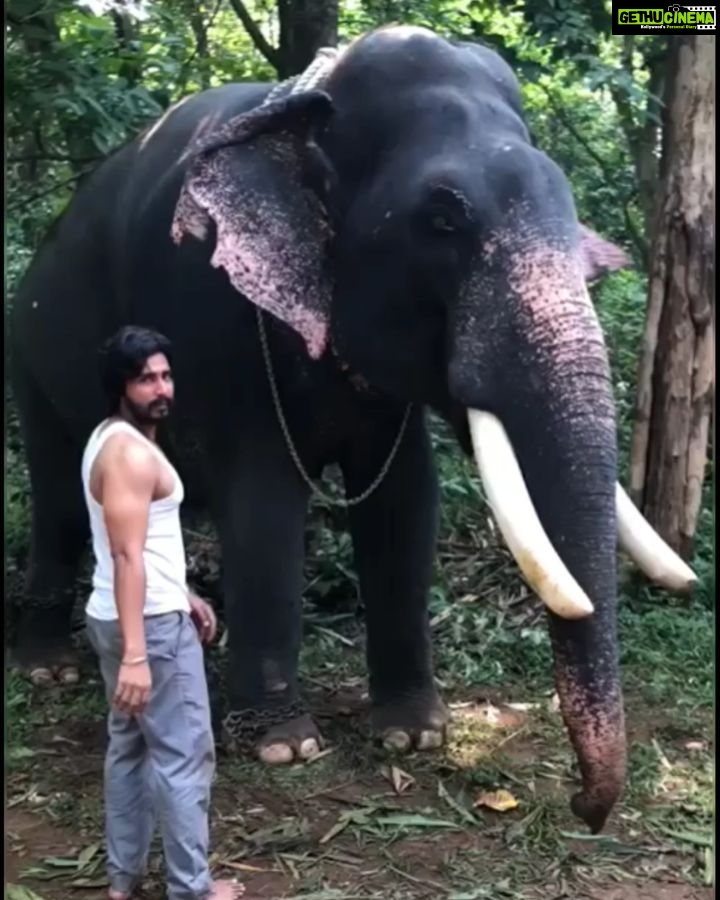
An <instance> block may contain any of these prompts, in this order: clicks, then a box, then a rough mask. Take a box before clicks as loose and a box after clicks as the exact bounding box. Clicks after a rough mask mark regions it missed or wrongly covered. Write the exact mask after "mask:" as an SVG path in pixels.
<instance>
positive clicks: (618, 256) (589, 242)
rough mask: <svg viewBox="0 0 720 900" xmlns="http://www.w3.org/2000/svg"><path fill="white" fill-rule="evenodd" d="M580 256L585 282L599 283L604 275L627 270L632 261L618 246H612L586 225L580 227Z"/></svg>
mask: <svg viewBox="0 0 720 900" xmlns="http://www.w3.org/2000/svg"><path fill="white" fill-rule="evenodd" d="M580 255H581V258H582V264H583V274H584V275H585V281H588V282H592V281H597V279H598V278H600V277H601V276H603V275H608V274H609V273H610V272H616V271H617V270H618V269H624V268H627V267H628V266H629V265H630V264H631V262H632V260H631V259H630V257H629V256H628V254H627V253H626V252H625V251H624V250H623V249H622V248H620V247H618V246H617V245H616V244H611V243H610V241H606V240H605V239H604V238H601V237H600V235H599V234H597V233H596V232H594V231H593V230H592V229H590V228H587V227H586V226H585V225H580Z"/></svg>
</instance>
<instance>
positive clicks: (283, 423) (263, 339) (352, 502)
mask: <svg viewBox="0 0 720 900" xmlns="http://www.w3.org/2000/svg"><path fill="white" fill-rule="evenodd" d="M256 312H257V320H258V329H259V331H260V343H261V344H262V350H263V357H264V359H265V368H266V369H267V374H268V380H269V382H270V392H271V393H272V398H273V402H274V404H275V412H276V413H277V417H278V421H279V423H280V428H281V429H282V433H283V435H284V437H285V443H286V444H287V448H288V450H289V452H290V456H291V457H292V460H293V462H294V463H295V466H296V468H297V470H298V472H299V473H300V477H301V478H302V479H303V481H304V482H305V483H306V484H307V485H308V486H309V487H310V490H311V491H312V492H313V493H314V494H315V496H316V497H318V498H319V499H320V500H322V501H323V502H324V503H329V504H330V505H331V506H341V507H343V508H347V507H350V506H357V505H358V504H359V503H362V502H363V500H367V498H368V497H369V496H370V495H371V494H373V493H375V491H376V490H377V489H378V488H379V487H380V485H381V484H382V482H383V481H384V480H385V476H386V475H387V473H388V472H389V471H390V466H391V465H392V463H393V460H394V459H395V456H396V454H397V451H398V449H399V447H400V443H401V442H402V439H403V435H404V434H405V429H406V427H407V423H408V419H409V418H410V412H411V410H412V403H408V405H407V407H406V408H405V414H404V416H403V420H402V423H401V425H400V430H399V431H398V434H397V437H396V438H395V443H394V444H393V446H392V449H391V450H390V454H389V456H388V458H387V459H386V460H385V462H384V463H383V466H382V468H381V469H380V471H379V473H378V475H377V477H376V478H375V480H374V481H373V482H372V484H370V486H369V487H367V488H366V489H365V490H364V491H363V492H362V494H358V495H357V496H356V497H350V498H349V499H348V498H346V499H341V500H337V499H336V498H335V497H330V496H329V495H328V494H325V493H324V492H323V491H321V490H320V489H319V488H318V487H316V485H315V483H314V482H313V480H312V478H310V476H309V475H308V474H307V472H306V471H305V467H304V466H303V464H302V461H301V459H300V455H299V454H298V452H297V449H296V447H295V443H294V441H293V439H292V436H291V434H290V429H289V428H288V424H287V420H286V419H285V414H284V412H283V408H282V404H281V403H280V393H279V391H278V387H277V382H276V380H275V372H274V370H273V364H272V358H271V356H270V347H269V346H268V339H267V334H266V333H265V322H264V321H263V315H262V310H261V309H260V307H258V308H257V310H256Z"/></svg>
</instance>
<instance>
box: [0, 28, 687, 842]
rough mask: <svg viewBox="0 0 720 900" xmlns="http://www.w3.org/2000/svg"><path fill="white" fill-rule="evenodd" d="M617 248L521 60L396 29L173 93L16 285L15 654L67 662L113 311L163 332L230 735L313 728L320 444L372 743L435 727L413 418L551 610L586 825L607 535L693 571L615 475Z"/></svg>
mask: <svg viewBox="0 0 720 900" xmlns="http://www.w3.org/2000/svg"><path fill="white" fill-rule="evenodd" d="M626 262H627V258H626V257H625V255H624V253H623V252H622V251H621V250H620V249H619V248H617V247H615V246H614V245H612V244H610V243H609V242H607V241H605V240H603V239H602V238H601V237H600V236H599V235H597V234H596V233H595V232H594V231H592V230H591V229H589V228H587V227H586V226H584V225H581V224H580V223H579V221H578V217H577V212H576V208H575V204H574V200H573V197H572V192H571V189H570V186H569V183H568V181H567V179H566V177H565V176H564V174H563V172H562V171H561V170H560V168H559V167H558V166H557V165H556V164H555V163H554V162H553V161H552V160H551V159H550V157H549V156H548V155H547V154H546V153H544V152H543V151H542V150H540V149H539V148H538V147H536V146H535V142H534V141H533V140H532V138H531V136H530V132H529V129H528V125H527V123H526V117H525V113H524V110H523V106H522V101H521V94H520V87H519V83H518V81H517V79H516V77H515V75H514V73H513V71H512V69H511V68H510V66H509V65H508V64H507V63H506V62H504V60H503V59H502V58H501V56H500V55H498V54H497V53H496V52H495V51H493V50H491V49H489V48H487V47H485V46H481V45H479V44H478V45H475V44H470V43H465V42H461V41H455V40H449V39H446V38H445V37H442V36H440V35H438V34H436V33H434V32H432V31H430V30H428V29H425V28H415V27H409V26H388V27H383V28H379V29H375V30H372V31H369V32H367V33H366V34H364V35H362V36H361V37H360V38H358V39H356V40H354V41H353V42H351V43H350V44H349V45H348V46H347V47H344V48H342V52H338V54H337V55H336V57H335V58H334V60H333V61H332V65H329V66H328V69H327V71H326V72H325V74H324V75H323V77H322V78H320V79H318V80H317V83H314V84H310V85H309V86H305V87H302V86H298V84H296V85H295V86H293V85H292V84H280V85H270V84H253V83H247V84H245V83H244V84H226V85H224V86H221V87H216V88H211V89H209V90H206V91H203V92H201V93H199V94H196V95H193V96H190V97H186V98H185V99H183V100H182V101H180V102H179V103H178V104H176V105H175V106H173V107H171V108H170V109H169V110H168V111H167V112H166V113H165V114H164V115H163V116H162V117H161V118H160V119H159V120H158V121H157V122H155V123H153V124H152V125H151V126H150V127H148V128H147V129H146V130H145V131H144V132H143V133H142V134H140V135H138V136H137V137H136V138H135V139H133V140H132V141H130V142H129V143H127V144H126V145H125V146H123V147H122V148H120V149H119V150H118V151H117V152H115V153H114V154H113V155H112V156H111V157H110V158H109V159H107V160H105V161H104V162H103V163H102V164H100V165H99V167H98V168H97V169H96V170H95V171H94V172H93V173H92V174H91V175H89V176H88V177H87V179H86V180H85V182H84V183H83V184H81V185H80V186H79V188H78V190H77V192H76V194H75V196H74V198H73V199H72V201H71V202H70V204H69V205H68V207H67V209H66V211H65V212H64V213H63V215H62V216H61V218H60V219H59V220H58V221H56V222H55V223H54V225H53V226H52V227H51V229H50V231H49V233H48V235H47V237H46V239H45V240H44V242H43V244H42V246H41V248H40V249H39V251H38V253H37V255H36V257H35V258H34V260H33V262H32V264H31V266H30V267H29V269H28V272H27V273H26V275H25V277H24V279H23V282H22V284H21V285H20V287H19V289H18V292H17V295H16V298H15V302H14V308H13V311H12V321H11V353H12V378H13V385H14V394H15V398H16V402H17V406H18V410H19V417H20V422H21V428H22V436H23V440H24V446H25V450H26V454H27V460H28V467H29V472H30V479H31V489H32V503H33V513H32V541H31V556H30V561H29V568H28V580H27V588H26V597H25V600H24V603H23V605H22V609H21V612H20V615H19V622H18V626H17V637H16V640H15V643H14V646H13V653H14V656H15V658H16V659H17V662H18V664H19V665H22V666H25V667H27V666H32V665H36V664H40V663H42V664H50V663H52V664H54V665H57V664H58V663H59V662H60V663H61V662H67V661H68V660H69V659H70V657H69V656H68V654H69V652H70V650H69V647H70V644H69V636H70V613H71V604H72V597H73V592H74V579H75V577H76V570H77V565H78V560H79V558H80V557H81V554H82V552H83V550H84V548H85V546H86V543H87V538H88V525H87V514H86V511H85V508H84V506H83V498H82V492H81V485H80V478H79V470H80V456H81V452H82V448H83V445H84V441H85V440H86V438H87V436H88V434H89V433H90V431H91V429H92V428H93V427H94V426H95V425H96V424H97V422H98V421H99V420H100V419H101V418H102V417H103V415H104V413H105V412H106V411H105V409H104V406H103V398H102V394H101V391H100V386H99V379H98V377H97V374H96V351H97V347H98V345H99V344H100V342H101V341H102V340H103V339H104V338H105V337H107V336H108V335H109V334H110V333H112V332H113V331H114V330H115V329H116V328H118V327H120V326H121V325H124V324H137V325H147V326H151V327H153V328H155V329H157V330H159V331H161V332H162V333H164V334H166V335H167V336H168V337H169V338H170V340H171V341H172V344H173V347H174V354H173V371H174V377H175V381H176V385H177V401H176V412H175V413H174V422H173V423H172V433H171V435H170V438H169V440H170V443H169V444H168V446H169V447H170V448H171V450H172V454H173V459H174V461H175V462H176V465H177V466H178V468H179V470H180V472H181V475H182V478H183V480H184V482H185V483H186V486H187V490H186V504H187V507H188V508H189V509H205V510H207V511H208V512H209V514H210V515H211V516H212V520H213V521H214V523H215V524H216V526H217V530H218V535H219V540H220V546H221V552H222V559H223V567H224V586H223V596H224V600H223V602H224V607H225V616H226V623H227V628H228V655H229V663H228V672H229V675H228V683H227V695H228V696H227V701H228V705H229V709H230V713H229V714H228V718H227V719H226V720H225V728H226V731H227V732H228V733H229V734H230V735H231V736H232V737H233V738H234V739H236V741H237V742H238V743H239V744H240V745H245V746H248V747H251V748H253V749H254V751H255V752H256V753H258V754H259V756H260V759H261V760H264V761H265V762H267V763H286V762H290V761H292V760H294V759H298V758H303V757H305V756H307V754H308V753H312V752H316V751H317V749H318V747H319V746H321V741H322V736H321V735H320V733H319V731H318V728H317V726H316V724H315V722H314V720H313V718H312V716H311V714H310V712H309V711H308V709H307V708H306V706H305V705H304V703H303V701H302V698H301V694H300V690H299V685H298V670H297V667H298V655H299V650H300V646H301V633H302V616H301V594H302V586H303V583H302V574H303V563H304V542H303V537H304V527H305V521H306V514H307V508H308V501H309V498H310V496H311V491H312V490H313V489H314V485H315V482H316V480H317V479H318V478H319V477H320V476H321V474H322V471H323V469H324V467H325V466H326V465H328V464H337V465H338V466H339V467H340V470H341V472H342V476H343V480H344V488H345V492H346V504H347V510H348V520H349V528H350V531H351V536H352V542H353V549H354V557H355V566H356V570H357V574H358V579H359V584H360V590H361V595H362V600H363V604H364V608H365V620H366V628H367V651H366V662H367V668H368V680H369V698H370V707H371V713H370V722H371V727H372V729H373V733H374V734H375V735H376V737H377V738H378V739H379V740H382V741H384V742H385V744H386V746H389V747H391V748H393V747H394V748H397V749H411V748H413V749H432V748H436V747H438V746H440V745H441V744H442V742H443V740H444V739H445V734H446V729H447V725H448V718H449V716H448V710H447V707H446V706H445V704H444V702H443V700H442V698H441V697H440V695H439V693H438V691H437V689H436V685H435V680H434V676H433V663H432V647H431V639H430V629H429V621H428V602H429V601H428V597H429V591H430V587H431V579H432V570H433V562H434V558H435V551H436V537H437V528H438V505H439V486H438V478H437V475H436V470H435V465H434V460H433V453H432V446H431V442H430V439H429V432H428V423H427V415H428V413H429V411H434V412H435V413H437V414H438V415H439V416H441V417H442V418H443V419H444V420H445V421H446V422H447V423H448V424H449V426H450V427H451V429H452V431H453V433H454V434H455V436H456V437H457V441H458V445H459V447H460V450H461V452H463V453H465V454H467V455H468V456H471V457H474V458H475V460H476V462H477V465H478V467H479V471H480V475H481V476H482V481H483V484H484V486H485V491H486V494H487V497H488V500H489V502H490V505H491V507H492V510H493V513H494V515H495V517H496V519H497V521H498V524H499V527H500V530H501V532H502V534H503V536H504V538H505V540H506V541H507V543H508V545H509V547H510V549H511V550H512V552H513V555H514V556H515V559H516V560H517V562H518V565H519V568H520V570H521V571H522V573H523V574H524V576H525V578H526V579H527V581H528V583H529V584H530V585H531V587H532V588H533V589H534V590H535V591H536V593H537V594H538V596H539V597H540V598H541V599H542V600H543V601H544V603H545V604H546V605H547V607H548V610H547V618H548V628H549V632H550V636H551V645H552V651H553V657H554V674H555V682H556V686H557V692H558V695H559V698H560V705H561V711H562V715H563V718H564V722H565V724H566V727H567V730H568V733H569V736H570V740H571V742H572V745H573V746H574V749H575V752H576V754H577V757H578V760H579V764H580V771H581V776H582V787H581V789H580V790H579V792H578V793H576V795H575V796H574V797H573V798H572V801H571V806H572V809H573V811H574V812H575V814H576V815H577V816H578V817H579V818H580V819H582V820H583V821H584V822H585V823H586V824H587V825H588V826H589V827H590V828H591V829H592V831H593V832H597V831H599V830H601V829H602V828H603V827H604V824H605V821H606V818H607V816H608V814H609V813H610V811H611V810H612V808H613V806H614V804H615V803H616V801H617V799H618V797H619V796H620V795H621V792H622V789H623V785H624V781H625V777H626V741H625V732H624V711H623V697H622V689H621V681H620V673H619V653H618V640H617V630H616V602H617V544H618V536H619V538H620V542H621V546H623V547H624V549H626V550H627V551H628V552H629V553H630V554H631V555H632V557H633V558H634V559H635V560H636V562H637V563H638V565H639V566H640V568H642V569H643V571H645V572H646V573H647V575H648V576H649V577H650V578H653V579H654V580H655V581H657V582H658V583H660V584H663V585H665V586H666V587H667V588H668V589H672V590H684V589H687V588H689V586H690V585H691V584H692V582H693V580H694V577H695V576H694V575H693V573H692V572H691V570H690V569H689V568H688V567H687V566H686V565H685V563H684V562H683V561H682V560H680V559H679V558H678V557H677V556H676V555H675V554H674V553H673V552H672V551H671V550H670V549H669V548H668V547H667V546H666V545H665V544H664V542H663V541H662V539H661V538H660V537H659V536H658V535H657V534H656V533H655V532H654V531H653V530H652V529H651V528H650V526H649V525H648V524H647V523H646V522H645V520H644V519H642V517H641V515H640V513H639V512H638V511H637V510H636V508H635V507H634V506H633V504H632V503H631V502H630V501H629V500H628V498H627V497H626V495H625V493H624V491H623V490H622V488H621V487H619V485H618V482H617V478H618V475H617V435H616V420H615V409H614V401H613V395H612V388H611V382H610V374H609V363H608V355H607V351H606V347H605V343H604V339H603V334H602V330H601V328H600V325H599V323H598V319H597V316H596V314H595V310H594V308H593V305H592V302H591V300H590V297H589V293H588V289H587V285H588V283H590V282H592V281H594V280H595V279H597V278H599V277H601V276H602V275H603V274H605V272H607V271H612V270H613V269H616V268H619V267H621V266H624V265H626ZM169 452H170V450H169Z"/></svg>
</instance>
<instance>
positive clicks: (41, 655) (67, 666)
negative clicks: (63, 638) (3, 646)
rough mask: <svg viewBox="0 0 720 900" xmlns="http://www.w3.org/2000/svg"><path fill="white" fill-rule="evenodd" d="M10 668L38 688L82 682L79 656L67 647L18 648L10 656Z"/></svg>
mask: <svg viewBox="0 0 720 900" xmlns="http://www.w3.org/2000/svg"><path fill="white" fill-rule="evenodd" d="M8 668H9V669H10V671H11V672H14V673H16V674H18V675H20V676H22V677H23V678H27V679H28V680H29V681H30V682H31V684H33V685H35V686H36V687H50V686H52V685H54V684H62V685H72V684H78V683H79V681H80V666H79V663H78V658H77V654H76V653H75V651H74V650H73V649H72V648H71V647H68V646H67V645H65V646H60V647H56V646H45V647H42V648H32V649H30V648H18V649H16V650H14V651H13V652H12V653H11V654H10V659H9V666H8Z"/></svg>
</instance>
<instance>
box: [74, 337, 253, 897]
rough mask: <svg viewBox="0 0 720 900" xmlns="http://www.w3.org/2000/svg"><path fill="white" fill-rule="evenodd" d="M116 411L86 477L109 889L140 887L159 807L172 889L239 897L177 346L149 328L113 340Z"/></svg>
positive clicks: (111, 390) (89, 615)
mask: <svg viewBox="0 0 720 900" xmlns="http://www.w3.org/2000/svg"><path fill="white" fill-rule="evenodd" d="M101 362H102V365H101V371H102V380H103V386H104V389H105V392H106V394H107V397H108V400H109V403H110V417H109V418H108V419H106V420H105V421H104V422H101V423H100V425H98V427H97V428H96V429H95V431H94V432H93V433H92V435H91V436H90V439H89V441H88V444H87V447H86V449H85V453H84V455H83V462H82V478H83V485H84V490H85V499H86V502H87V506H88V513H89V517H90V526H91V530H92V541H93V550H94V553H95V561H96V563H95V571H94V575H93V590H92V593H91V595H90V598H89V600H88V603H87V607H86V620H87V631H88V636H89V639H90V641H91V643H92V645H93V647H94V649H95V651H96V653H97V654H98V657H99V660H100V668H101V671H102V675H103V679H104V681H105V686H106V690H107V695H108V700H109V701H111V710H110V714H109V717H108V731H109V737H110V743H109V747H108V751H107V757H106V761H105V826H106V840H107V855H108V875H109V880H110V890H109V897H110V900H128V898H130V897H131V895H132V894H133V892H134V890H135V889H136V887H137V886H138V885H139V883H140V880H141V878H142V876H143V874H144V871H145V866H146V863H147V857H148V852H149V849H150V841H151V838H152V833H153V830H154V824H155V816H157V817H158V818H159V821H160V829H161V833H162V840H163V849H164V855H165V864H166V870H167V882H168V895H169V898H170V900H195V898H198V900H199V898H212V900H234V898H236V897H238V896H240V894H242V893H243V890H244V889H243V887H242V886H241V885H238V884H236V883H235V882H234V881H217V882H214V883H213V882H212V880H211V878H210V873H209V869H208V807H209V800H210V782H211V779H212V776H213V773H214V769H215V748H214V743H213V735H212V730H211V723H210V706H209V699H208V689H207V683H206V680H205V670H204V666H203V651H202V646H201V640H202V641H203V642H210V641H212V640H213V638H214V637H215V633H216V630H217V622H216V619H215V616H214V613H213V611H212V609H211V607H210V606H209V605H208V604H207V603H205V602H204V601H203V600H201V599H200V598H198V597H195V596H193V595H192V594H191V593H190V592H189V591H188V588H187V584H186V580H185V579H186V565H185V549H184V545H183V538H182V531H181V527H180V514H179V511H180V504H181V503H182V501H183V497H184V489H183V485H182V482H181V480H180V477H179V475H178V473H177V472H176V471H175V469H174V468H173V466H172V465H171V464H170V462H169V461H168V459H167V457H166V456H165V455H164V454H163V452H162V451H161V450H160V448H159V446H158V444H157V427H158V424H159V423H160V422H162V421H163V420H165V419H166V418H167V417H168V415H169V414H170V410H171V408H172V403H173V396H174V388H173V380H172V371H171V346H170V342H169V341H168V340H167V338H165V337H164V336H163V335H161V334H158V333H156V332H154V331H151V330H148V329H145V328H136V327H128V328H123V329H121V330H120V331H119V332H118V333H117V334H116V335H115V336H114V337H112V338H111V339H110V340H109V341H108V342H107V343H106V344H105V345H104V347H103V349H102V353H101Z"/></svg>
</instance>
